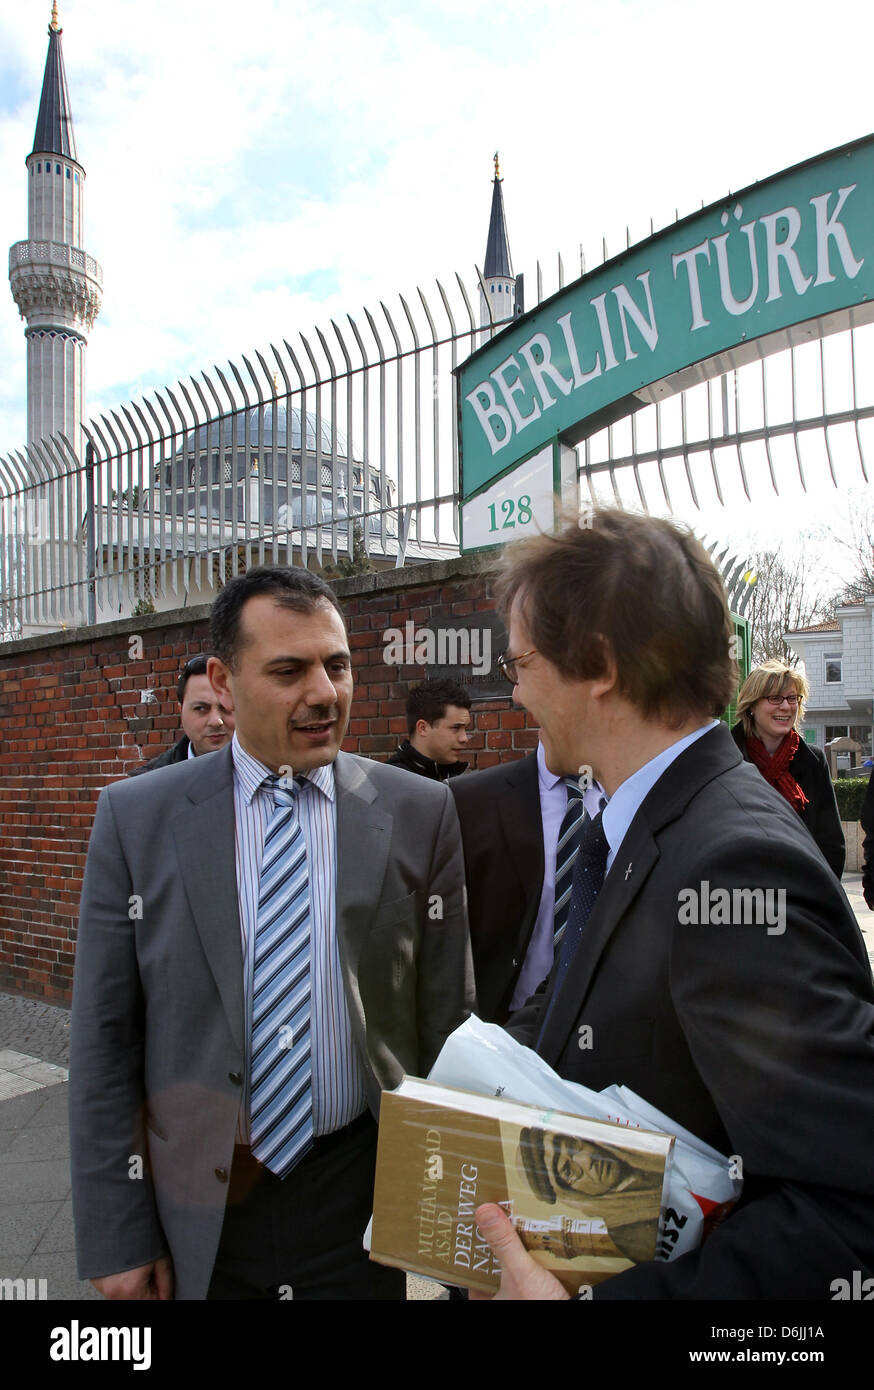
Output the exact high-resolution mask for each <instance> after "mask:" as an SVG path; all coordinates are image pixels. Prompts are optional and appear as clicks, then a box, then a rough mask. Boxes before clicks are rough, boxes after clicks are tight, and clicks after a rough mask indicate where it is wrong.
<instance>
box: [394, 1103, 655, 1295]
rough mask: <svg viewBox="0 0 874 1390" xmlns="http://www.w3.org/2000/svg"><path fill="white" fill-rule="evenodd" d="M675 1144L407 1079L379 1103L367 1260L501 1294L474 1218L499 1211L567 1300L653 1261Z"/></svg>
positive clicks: (643, 1132) (642, 1133)
mask: <svg viewBox="0 0 874 1390" xmlns="http://www.w3.org/2000/svg"><path fill="white" fill-rule="evenodd" d="M673 1143H674V1140H673V1136H671V1135H668V1134H655V1133H651V1132H650V1131H648V1130H639V1129H628V1128H626V1127H625V1126H622V1125H614V1124H609V1123H607V1122H606V1121H603V1120H591V1119H587V1118H585V1117H582V1116H579V1115H566V1114H563V1113H562V1112H560V1111H557V1110H542V1109H540V1108H539V1107H538V1106H533V1105H520V1104H518V1103H517V1102H516V1101H511V1100H503V1099H501V1098H500V1097H496V1096H481V1095H475V1094H474V1093H473V1092H471V1091H461V1090H457V1089H456V1088H455V1087H450V1086H439V1085H436V1084H435V1083H433V1082H430V1081H422V1080H419V1079H418V1078H417V1077H410V1076H408V1077H405V1078H404V1080H403V1082H402V1083H401V1085H400V1086H399V1087H398V1088H397V1090H395V1091H390V1092H387V1093H386V1094H385V1095H383V1098H382V1105H381V1110H380V1119H379V1147H378V1150H377V1159H376V1187H375V1192H374V1199H373V1228H372V1234H371V1244H370V1256H371V1259H374V1260H378V1261H380V1263H382V1264H388V1265H394V1266H396V1267H398V1268H400V1269H406V1270H409V1271H411V1272H412V1273H415V1274H425V1275H428V1276H429V1277H431V1278H434V1279H439V1280H441V1281H442V1282H443V1283H444V1284H461V1285H464V1286H466V1287H468V1288H472V1289H481V1290H482V1291H483V1292H485V1293H494V1292H495V1291H496V1290H497V1288H498V1285H499V1283H500V1267H499V1266H498V1265H497V1263H496V1262H495V1260H494V1259H493V1256H492V1253H491V1250H490V1249H489V1247H488V1245H486V1243H485V1241H484V1240H483V1239H482V1237H481V1236H480V1234H479V1232H478V1230H477V1226H476V1222H475V1220H474V1212H475V1210H476V1208H477V1207H478V1206H480V1205H481V1204H482V1203H483V1202H498V1203H499V1204H500V1205H501V1206H502V1207H503V1208H504V1210H505V1211H506V1212H507V1214H508V1215H509V1217H510V1220H511V1221H512V1222H513V1225H514V1226H515V1227H516V1230H517V1231H518V1233H519V1236H520V1238H521V1240H522V1243H523V1245H525V1247H526V1249H528V1250H529V1251H530V1252H531V1254H532V1255H533V1256H534V1258H535V1259H536V1260H538V1261H539V1262H540V1263H541V1264H544V1265H546V1267H547V1268H548V1269H550V1270H551V1271H552V1273H553V1274H555V1276H556V1278H558V1279H560V1280H561V1282H562V1283H563V1284H564V1286H565V1288H566V1289H568V1291H569V1292H571V1293H576V1292H578V1290H579V1288H580V1286H581V1285H584V1284H589V1285H594V1284H597V1283H600V1282H601V1280H603V1279H609V1277H610V1276H611V1275H612V1274H618V1273H620V1272H621V1271H622V1270H624V1269H630V1268H631V1266H632V1265H634V1264H637V1263H639V1262H640V1261H642V1260H651V1259H652V1258H653V1256H654V1254H655V1249H656V1241H657V1238H658V1230H659V1213H660V1208H661V1202H662V1188H663V1185H664V1179H665V1167H666V1164H667V1163H668V1161H669V1159H670V1154H671V1149H672V1146H673Z"/></svg>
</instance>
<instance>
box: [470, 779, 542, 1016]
mask: <svg viewBox="0 0 874 1390" xmlns="http://www.w3.org/2000/svg"><path fill="white" fill-rule="evenodd" d="M450 791H451V792H452V794H453V796H454V797H455V807H456V810H457V811H458V819H459V822H460V824H461V839H462V843H463V845H464V873H465V878H466V879H467V915H468V919H469V921H470V944H471V948H472V950H473V969H474V976H475V978H476V997H477V1000H478V1002H479V1008H478V1009H477V1013H478V1014H479V1016H480V1018H482V1019H485V1021H486V1022H487V1023H503V1022H504V1020H505V1019H506V1017H507V1014H508V1012H509V1008H510V1000H511V999H512V997H513V991H514V990H515V988H516V981H517V980H518V978H519V972H520V970H521V969H522V963H523V961H524V960H525V954H526V952H527V950H528V946H529V943H530V941H531V933H532V931H533V930H534V924H535V922H536V921H537V910H538V908H539V906H540V894H541V891H542V889H543V863H544V861H543V816H542V814H541V810H540V785H539V782H538V776H537V754H536V752H535V753H529V754H528V755H527V757H525V758H520V759H518V760H517V761H516V762H512V763H499V764H498V765H497V766H496V767H487V768H484V769H483V771H482V772H475V773H472V774H471V776H470V777H461V778H457V779H455V780H454V781H453V782H452V783H450Z"/></svg>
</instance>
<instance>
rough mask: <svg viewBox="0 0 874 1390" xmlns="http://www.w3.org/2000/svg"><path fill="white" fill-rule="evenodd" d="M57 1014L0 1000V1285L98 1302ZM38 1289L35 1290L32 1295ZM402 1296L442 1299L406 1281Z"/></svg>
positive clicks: (848, 877) (865, 924)
mask: <svg viewBox="0 0 874 1390" xmlns="http://www.w3.org/2000/svg"><path fill="white" fill-rule="evenodd" d="M843 886H844V890H845V892H846V894H847V897H848V898H849V900H850V905H851V906H852V908H853V911H854V912H855V914H856V917H857V919H858V922H859V926H860V927H861V929H862V935H863V937H864V938H865V943H866V945H867V947H868V956H869V959H870V960H871V966H872V970H874V912H870V911H869V910H868V908H867V907H866V906H865V901H864V899H863V897H862V876H861V874H845V875H844V878H843ZM69 1022H70V1016H69V1014H68V1012H67V1011H66V1010H65V1009H60V1008H55V1007H53V1006H52V1005H50V1004H39V1003H36V1002H34V1001H32V1000H27V999H20V998H17V997H16V996H13V995H7V994H0V1279H28V1278H30V1279H34V1280H39V1279H44V1280H45V1281H46V1283H45V1292H46V1296H47V1298H48V1299H49V1300H57V1299H76V1300H79V1299H99V1297H100V1295H99V1294H98V1293H97V1292H96V1290H94V1289H93V1288H92V1287H91V1285H90V1284H88V1283H83V1282H82V1281H81V1280H80V1279H78V1278H77V1275H76V1259H75V1254H74V1241H73V1213H72V1202H71V1199H70V1171H69V1146H68V1140H67V1071H66V1065H67V1059H68V1055H69V1052H68V1048H69V1041H68V1039H69ZM38 1287H39V1286H37V1288H38ZM408 1297H409V1298H411V1299H415V1300H421V1299H439V1298H446V1293H445V1292H444V1290H443V1289H441V1288H440V1286H439V1285H438V1284H434V1283H432V1282H431V1281H430V1280H425V1279H416V1278H414V1277H412V1276H409V1278H408Z"/></svg>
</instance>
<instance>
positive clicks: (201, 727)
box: [131, 653, 234, 777]
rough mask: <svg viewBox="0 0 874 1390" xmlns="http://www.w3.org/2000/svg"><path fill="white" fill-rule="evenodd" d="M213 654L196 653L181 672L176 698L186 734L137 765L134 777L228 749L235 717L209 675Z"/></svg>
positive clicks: (183, 733)
mask: <svg viewBox="0 0 874 1390" xmlns="http://www.w3.org/2000/svg"><path fill="white" fill-rule="evenodd" d="M208 661H209V654H208V653H207V654H206V655H201V656H193V657H192V658H191V660H190V661H186V663H185V665H184V666H183V667H182V670H181V671H180V673H179V680H178V683H177V685H176V698H177V699H178V701H179V714H180V722H181V724H182V737H181V738H180V739H178V740H177V741H176V743H174V744H173V746H172V748H167V749H165V751H164V752H163V753H159V754H158V756H157V757H155V758H152V759H150V761H149V762H147V763H144V764H143V766H142V767H138V768H135V769H134V771H133V772H132V773H131V776H132V777H139V776H140V775H141V774H142V773H143V772H154V771H155V769H156V768H158V767H169V766H170V765H171V764H172V763H184V762H185V761H186V759H188V758H199V757H200V756H201V755H202V754H203V753H215V752H217V750H218V749H219V748H224V746H225V744H226V743H230V741H231V739H232V738H233V736H234V716H233V712H232V711H231V710H230V709H229V708H228V706H227V703H226V702H224V701H222V700H220V699H219V696H218V695H217V693H216V691H215V690H214V689H213V687H212V685H211V683H210V680H209V677H208V676H207V674H206V666H207V662H208Z"/></svg>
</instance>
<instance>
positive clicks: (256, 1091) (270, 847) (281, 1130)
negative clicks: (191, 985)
mask: <svg viewBox="0 0 874 1390" xmlns="http://www.w3.org/2000/svg"><path fill="white" fill-rule="evenodd" d="M265 785H266V786H268V787H269V788H270V790H271V791H272V792H273V797H274V801H275V804H276V810H275V811H274V813H273V816H272V817H271V819H270V822H269V824H268V826H267V833H266V835H265V837H264V855H263V859H262V861H261V879H260V884H259V893H258V918H257V924H256V927H255V958H254V965H253V978H252V1048H251V1053H252V1060H251V1072H250V1092H249V1097H250V1119H251V1123H250V1140H249V1142H250V1144H251V1148H252V1153H253V1154H254V1156H255V1157H256V1158H257V1159H258V1160H259V1161H260V1162H261V1163H263V1164H264V1165H265V1167H267V1168H269V1169H270V1170H271V1172H273V1173H276V1174H277V1176H278V1177H280V1178H284V1177H285V1176H286V1174H287V1173H289V1172H290V1171H291V1169H292V1168H293V1167H294V1165H295V1164H296V1163H297V1162H298V1161H299V1160H300V1159H301V1158H302V1157H303V1155H304V1154H305V1153H306V1151H307V1149H309V1147H310V1146H311V1144H312V1142H313V1094H312V1067H311V1061H310V1051H311V1047H310V887H309V872H308V869H307V852H306V842H305V840H304V835H303V830H302V829H301V824H300V820H299V818H298V815H297V808H296V805H295V798H296V796H297V795H299V788H298V787H297V786H295V785H294V784H292V785H291V786H290V787H289V788H288V789H286V788H285V787H284V786H283V785H281V784H280V781H279V778H277V777H269V778H266V779H265Z"/></svg>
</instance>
